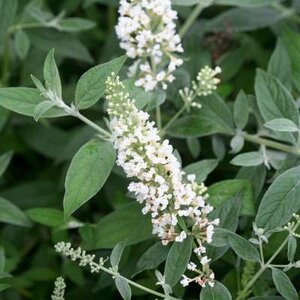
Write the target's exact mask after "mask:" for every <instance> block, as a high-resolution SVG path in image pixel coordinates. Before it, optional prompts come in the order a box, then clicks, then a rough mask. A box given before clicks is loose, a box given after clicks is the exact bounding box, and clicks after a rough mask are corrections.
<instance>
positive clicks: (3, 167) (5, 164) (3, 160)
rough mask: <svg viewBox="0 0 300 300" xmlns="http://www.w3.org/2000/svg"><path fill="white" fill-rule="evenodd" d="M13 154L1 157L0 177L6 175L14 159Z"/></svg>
mask: <svg viewBox="0 0 300 300" xmlns="http://www.w3.org/2000/svg"><path fill="white" fill-rule="evenodd" d="M12 156H13V153H12V152H6V153H4V154H2V155H1V156H0V177H1V176H2V175H3V174H4V172H5V171H6V169H7V167H8V166H9V163H10V161H11V159H12Z"/></svg>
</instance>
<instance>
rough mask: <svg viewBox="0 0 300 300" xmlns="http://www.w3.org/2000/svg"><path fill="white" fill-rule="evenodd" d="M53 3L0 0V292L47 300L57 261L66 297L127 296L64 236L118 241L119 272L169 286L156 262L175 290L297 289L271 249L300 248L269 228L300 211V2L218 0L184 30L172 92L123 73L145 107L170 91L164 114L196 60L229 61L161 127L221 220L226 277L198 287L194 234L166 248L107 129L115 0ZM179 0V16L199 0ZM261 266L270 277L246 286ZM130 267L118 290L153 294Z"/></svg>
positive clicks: (92, 242) (229, 294) (117, 55)
mask: <svg viewBox="0 0 300 300" xmlns="http://www.w3.org/2000/svg"><path fill="white" fill-rule="evenodd" d="M42 2H43V1H39V0H33V1H25V0H19V1H18V0H10V1H6V0H0V49H1V63H2V68H1V69H2V73H1V89H0V140H1V143H0V151H1V156H0V221H1V231H0V246H1V248H0V291H1V295H0V299H16V300H17V299H23V298H24V299H47V297H49V296H50V294H51V290H52V287H53V281H54V280H55V278H56V277H58V276H61V275H63V276H64V277H65V278H66V281H67V283H68V290H67V293H66V298H67V299H74V300H76V299H84V298H86V299H98V298H99V295H100V296H101V295H104V296H105V299H116V297H119V296H117V295H118V294H117V292H116V288H115V286H114V284H113V283H114V282H113V280H112V278H111V277H110V276H108V275H107V274H105V273H101V275H100V278H99V277H97V276H92V275H90V274H86V273H84V270H82V269H81V268H79V267H78V266H77V265H76V263H74V262H69V261H67V260H64V261H63V262H62V261H61V259H60V258H59V257H58V256H57V254H56V253H55V251H54V250H53V244H54V243H56V242H59V241H61V240H64V241H77V243H78V244H81V246H82V247H83V248H85V249H87V250H94V251H96V253H97V255H99V256H101V257H106V256H109V255H110V253H111V252H112V255H111V264H112V265H113V266H117V265H118V269H119V271H120V272H121V274H122V275H124V276H125V277H126V278H131V277H132V278H133V280H134V281H135V282H137V283H139V284H141V285H144V286H147V287H150V288H151V289H152V290H158V289H159V285H156V284H155V283H156V281H157V278H156V277H155V274H154V272H152V271H149V270H154V269H159V270H160V271H161V273H163V275H164V276H165V277H164V280H165V282H166V284H168V285H169V286H171V287H172V289H173V292H174V295H175V296H176V297H178V298H184V299H191V298H199V297H200V299H202V300H210V299H226V300H227V299H232V298H233V299H235V298H236V297H241V298H240V299H246V298H247V297H248V298H251V297H252V299H269V300H270V299H288V300H290V299H291V300H293V299H298V294H297V293H299V291H298V292H297V291H296V289H295V287H293V285H292V282H293V283H297V281H298V282H299V277H300V270H299V269H297V268H286V269H285V270H284V271H287V275H288V276H287V275H286V273H285V272H283V271H282V270H281V269H279V268H276V267H275V266H276V265H275V264H274V265H273V263H275V262H276V263H278V264H280V265H285V264H286V261H288V262H289V263H288V264H287V266H288V265H289V264H293V263H294V262H295V261H297V257H298V258H299V257H300V256H299V250H298V249H297V239H296V238H295V236H294V235H293V234H291V232H288V233H287V232H286V231H283V232H278V233H274V232H275V231H277V230H278V228H282V227H283V226H285V225H286V224H287V222H289V221H290V219H291V218H292V216H293V214H294V213H298V212H299V210H300V137H299V136H300V129H299V128H300V126H299V102H298V101H297V100H298V97H299V92H300V65H299V61H300V33H299V31H298V28H297V26H299V23H300V17H299V16H298V15H297V11H298V10H300V2H299V1H298V0H295V1H286V2H287V3H281V1H276V0H215V1H211V3H210V4H211V6H209V7H208V8H207V9H206V10H205V11H204V13H203V15H202V16H201V18H200V19H199V20H197V21H196V22H195V23H194V24H193V26H192V27H191V28H190V30H189V31H188V33H187V34H186V35H185V37H184V48H185V53H184V55H185V57H186V60H185V63H184V66H183V67H182V68H180V69H179V70H178V71H177V72H176V78H177V79H176V81H175V82H174V83H173V84H171V85H170V86H169V88H168V90H167V91H166V92H165V91H162V90H155V91H154V92H151V93H145V91H143V90H142V89H140V88H137V87H135V86H134V81H133V80H128V79H126V80H125V81H124V82H125V85H126V88H127V89H128V92H129V93H130V95H131V96H132V97H133V98H135V99H136V100H137V105H138V107H139V108H143V109H144V110H146V111H148V112H149V113H150V114H151V115H153V119H155V108H156V107H158V106H160V108H161V111H162V122H163V124H167V123H168V121H169V120H170V119H172V117H173V116H174V114H175V113H176V112H177V111H178V110H180V108H181V107H182V102H181V99H180V96H179V94H178V91H179V89H181V88H184V87H186V86H189V85H190V82H191V80H192V79H193V78H195V76H196V74H197V72H198V71H199V69H200V68H201V67H203V66H205V65H220V66H221V68H222V70H223V72H222V75H221V80H222V84H221V86H220V89H219V93H218V94H213V95H211V96H208V97H203V98H199V103H201V105H202V108H201V110H192V111H187V112H184V114H183V115H182V116H181V117H180V118H178V119H177V120H176V121H174V122H172V124H170V126H168V129H167V130H166V132H165V133H166V135H167V137H169V138H170V139H171V142H172V144H173V145H174V146H175V147H176V148H177V150H178V157H179V158H181V160H182V164H183V167H184V171H185V172H186V173H187V174H189V173H193V174H196V176H197V181H199V182H202V181H205V182H206V184H207V185H208V193H209V195H210V198H209V202H210V203H211V204H212V205H213V206H214V207H215V208H216V209H215V211H214V212H213V214H212V218H216V217H219V218H220V220H221V224H220V226H219V228H218V229H217V230H216V233H215V236H214V241H213V244H212V245H211V246H210V247H209V248H208V255H209V256H210V257H211V258H212V261H213V263H212V268H213V269H214V271H215V273H216V279H217V282H216V286H215V287H214V288H213V289H211V288H210V287H207V288H204V289H202V291H201V293H200V296H199V287H198V286H193V287H190V288H188V289H183V287H181V286H180V284H178V281H179V279H180V276H181V275H182V274H183V273H184V272H185V269H186V266H187V263H188V261H189V260H190V257H191V253H192V250H191V248H192V244H191V240H190V239H187V240H186V241H185V242H184V243H175V244H173V245H170V246H167V247H165V246H162V244H161V243H160V242H159V241H157V240H155V238H154V237H153V235H152V234H151V224H150V220H149V218H148V217H147V216H144V215H142V214H141V207H140V205H139V204H138V203H136V202H135V200H134V199H131V197H130V195H128V194H127V189H126V187H127V185H128V179H126V178H125V177H124V175H123V173H122V172H121V171H120V170H119V169H118V168H117V167H116V166H115V165H114V162H115V156H116V154H115V151H114V149H113V147H112V145H111V144H110V143H109V142H106V141H103V140H102V139H100V138H99V136H98V133H99V132H97V128H99V126H101V127H105V124H106V119H105V117H106V113H105V101H104V99H103V95H104V90H105V80H106V78H107V76H109V75H110V74H111V72H115V73H119V74H120V75H121V77H122V78H124V79H125V78H126V57H124V56H121V55H122V52H121V51H120V49H119V47H118V42H117V40H116V37H115V34H114V31H113V26H114V25H115V23H116V16H117V15H116V10H117V5H118V1H112V0H106V1H105V0H85V1H83V0H76V1H75V0H65V1H60V3H58V1H54V0H53V1H50V0H49V1H47V3H44V4H43V3H42ZM208 2H209V1H208ZM290 2H291V3H290ZM173 3H174V5H175V8H178V7H177V6H180V9H178V12H179V19H180V20H179V23H181V22H182V23H183V22H184V21H185V20H186V19H187V18H188V17H189V16H190V15H191V11H192V10H193V8H194V5H197V4H198V3H199V1H198V0H173ZM284 5H285V6H284ZM54 12H55V13H54ZM83 31H84V33H83ZM52 48H54V49H55V55H56V59H57V63H58V65H59V66H60V68H59V69H60V74H59V72H58V68H57V67H56V64H55V61H54V55H53V54H54V53H53V51H51V52H50V53H49V54H48V56H47V58H46V60H45V63H44V59H45V57H46V55H47V53H48V51H49V50H50V49H52ZM95 65H96V66H95ZM43 66H44V68H43ZM86 70H87V71H86ZM30 74H34V75H35V76H36V77H38V78H41V77H42V75H44V80H45V87H44V86H43V85H42V84H41V83H40V82H39V81H37V80H36V79H35V78H34V81H35V83H37V86H38V88H39V90H38V89H36V88H35V87H33V86H34V85H33V84H32V82H30ZM82 74H83V75H82ZM62 83H63V89H62ZM13 86H17V87H13ZM28 86H32V87H28ZM44 88H46V89H50V90H52V91H55V92H56V94H57V95H59V96H60V97H61V98H63V99H64V101H65V102H66V103H67V104H68V103H71V102H72V103H73V104H74V107H75V108H76V109H78V110H79V111H83V113H84V116H83V115H81V114H80V118H79V119H81V121H84V122H85V124H84V123H82V122H81V121H80V120H76V119H75V118H71V117H67V116H66V112H65V111H64V110H63V109H61V108H59V107H56V106H55V105H54V104H53V102H51V101H49V99H45V97H43V96H42V95H41V91H43V89H44ZM100 99H101V100H100ZM99 100H100V101H99ZM28 116H29V117H33V118H34V119H36V120H39V122H38V123H34V122H33V119H32V118H28ZM91 120H92V121H93V122H92V121H91ZM87 125H90V126H91V125H92V127H90V126H87ZM95 129H96V131H95ZM89 200H90V201H89ZM88 201H89V202H88ZM87 202H88V203H87ZM74 213H75V216H72V215H73V214H74ZM253 222H255V223H256V226H257V227H258V228H263V229H264V231H265V232H266V233H265V235H266V237H265V236H264V237H265V238H266V239H267V241H268V243H265V244H263V245H262V243H260V242H261V241H260V240H258V244H259V245H262V246H263V250H264V257H263V258H264V259H265V260H266V262H267V263H266V264H265V263H264V262H263V263H262V257H261V253H260V251H259V250H260V249H258V247H257V245H256V244H257V243H251V242H250V241H251V239H250V238H251V237H252V223H253ZM249 239H250V241H249ZM124 240H126V247H125V244H124V243H121V244H120V243H119V242H120V241H124ZM116 245H117V246H116ZM120 245H121V246H120ZM286 245H287V248H288V251H287V255H286V253H285V252H284V251H281V252H280V253H277V254H278V255H276V257H275V260H274V259H272V261H271V262H272V265H271V263H269V264H268V261H269V259H270V258H272V257H273V255H274V253H275V254H276V251H277V249H279V250H285V249H284V247H285V246H286ZM114 247H115V248H114ZM113 248H114V250H113V251H112V250H111V249H113ZM121 254H122V259H121ZM260 270H263V272H261V274H260V277H259V283H258V282H257V281H255V282H254V283H253V285H252V286H251V288H250V289H249V290H246V292H247V293H246V294H244V295H243V294H241V291H242V290H244V288H245V287H246V286H247V283H248V282H249V281H251V280H252V279H253V277H254V276H255V274H257V272H260ZM120 278H122V277H120ZM120 278H116V286H117V289H118V290H119V291H120V293H121V295H122V297H123V298H125V299H128V298H130V297H131V295H132V297H134V299H148V297H149V299H152V296H149V295H148V294H147V293H146V292H145V291H144V290H139V289H136V288H133V289H132V291H131V290H130V289H129V286H128V284H127V282H126V281H125V282H126V283H124V280H122V279H120ZM278 294H279V295H281V296H282V297H283V298H282V297H281V296H276V295H278ZM2 295H3V296H2ZM238 295H239V296H238Z"/></svg>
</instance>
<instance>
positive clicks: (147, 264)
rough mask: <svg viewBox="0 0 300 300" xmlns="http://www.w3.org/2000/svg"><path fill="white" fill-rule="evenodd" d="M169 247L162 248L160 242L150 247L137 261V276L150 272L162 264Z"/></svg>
mask: <svg viewBox="0 0 300 300" xmlns="http://www.w3.org/2000/svg"><path fill="white" fill-rule="evenodd" d="M169 249H170V248H169V247H168V246H164V245H163V244H162V242H157V243H156V244H154V245H153V246H151V247H150V248H149V249H148V250H147V251H146V252H145V253H144V254H143V255H142V257H141V258H140V259H139V261H138V263H137V265H136V272H135V274H138V273H140V272H143V271H144V270H151V269H155V268H157V267H158V266H159V265H160V264H161V263H163V262H164V261H165V260H166V258H167V255H168V252H169Z"/></svg>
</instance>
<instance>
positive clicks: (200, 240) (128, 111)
mask: <svg viewBox="0 0 300 300" xmlns="http://www.w3.org/2000/svg"><path fill="white" fill-rule="evenodd" d="M106 85H107V99H108V100H109V103H108V113H109V115H110V119H111V121H110V126H111V130H112V133H113V140H114V147H115V149H117V151H118V157H117V164H118V165H119V166H121V167H122V168H123V170H124V171H125V173H126V175H127V177H130V178H132V177H133V178H136V181H134V182H131V183H130V185H129V187H128V189H129V191H130V192H132V193H134V194H135V196H136V198H137V201H138V202H139V203H141V204H143V206H144V207H143V209H142V212H143V214H147V213H150V214H151V219H152V225H153V234H156V235H157V236H158V237H159V238H160V239H161V240H162V243H163V244H164V245H167V244H168V243H170V242H173V241H175V242H183V241H184V240H185V239H186V238H187V237H188V235H191V236H192V237H194V238H195V239H196V241H197V244H198V246H197V248H196V249H195V250H194V251H195V253H196V254H197V255H198V256H199V257H201V256H202V255H203V254H204V253H205V252H206V249H205V243H210V242H211V241H212V235H213V232H214V226H215V225H217V224H218V222H219V220H213V221H209V220H208V218H207V215H208V214H209V213H210V212H211V211H212V210H213V207H212V206H210V205H208V204H207V203H206V199H207V197H208V196H207V194H206V187H205V186H204V185H203V184H197V182H196V177H195V175H189V176H187V180H186V182H185V180H184V175H185V174H184V172H183V171H182V170H181V165H180V163H179V161H178V159H177V158H176V157H175V155H174V154H173V147H172V146H171V145H170V144H169V141H168V140H164V141H162V140H161V138H160V136H159V133H158V130H157V128H156V127H155V124H154V122H151V121H150V120H149V114H148V113H146V112H144V111H141V110H138V109H137V107H136V106H135V101H134V100H132V99H130V97H129V95H128V94H127V93H126V91H125V89H124V85H123V83H122V82H120V80H119V78H118V77H117V78H116V79H114V75H112V77H109V78H108V79H107V82H106ZM180 220H184V221H186V222H185V223H186V224H189V231H190V232H186V231H185V230H183V229H182V228H181V226H180V225H179V223H180ZM202 262H203V271H201V272H200V275H199V276H197V278H198V277H199V278H198V279H199V280H198V281H197V282H198V283H200V284H201V285H202V286H203V285H205V284H206V282H207V281H213V278H212V275H211V274H212V273H211V271H210V270H209V267H208V262H209V260H208V259H207V258H203V259H202ZM195 270H196V268H195ZM200 278H201V279H200ZM184 283H185V282H184Z"/></svg>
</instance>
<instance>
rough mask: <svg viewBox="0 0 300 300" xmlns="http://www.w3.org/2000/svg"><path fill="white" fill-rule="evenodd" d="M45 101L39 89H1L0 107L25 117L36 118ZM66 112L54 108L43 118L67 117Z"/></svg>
mask: <svg viewBox="0 0 300 300" xmlns="http://www.w3.org/2000/svg"><path fill="white" fill-rule="evenodd" d="M44 100H45V99H44V98H43V97H42V96H41V95H40V91H38V90H37V89H32V88H26V87H11V88H2V89H0V105H1V106H3V107H5V108H7V109H9V110H11V111H14V112H16V113H19V114H21V115H25V116H30V117H33V116H34V110H35V108H36V106H37V105H38V104H40V103H41V102H43V101H44ZM65 115H66V113H65V111H64V110H62V109H61V108H58V107H53V108H51V109H50V110H49V111H47V112H46V113H45V114H44V116H43V117H47V118H54V117H60V116H65Z"/></svg>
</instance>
